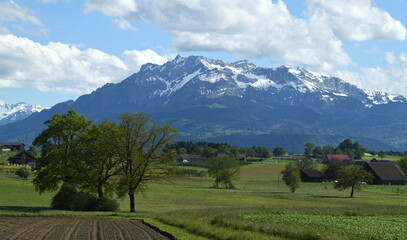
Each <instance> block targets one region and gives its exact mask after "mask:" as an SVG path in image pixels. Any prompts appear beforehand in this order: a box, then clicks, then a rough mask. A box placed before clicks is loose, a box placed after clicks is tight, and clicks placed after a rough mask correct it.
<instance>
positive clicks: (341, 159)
mask: <svg viewBox="0 0 407 240" xmlns="http://www.w3.org/2000/svg"><path fill="white" fill-rule="evenodd" d="M322 162H323V163H325V164H328V165H329V166H349V165H350V164H351V160H350V157H349V155H345V154H337V155H329V154H328V155H326V156H325V157H324V159H323V160H322Z"/></svg>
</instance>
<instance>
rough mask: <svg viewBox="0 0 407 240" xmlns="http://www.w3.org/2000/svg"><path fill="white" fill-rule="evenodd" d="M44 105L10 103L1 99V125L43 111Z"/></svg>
mask: <svg viewBox="0 0 407 240" xmlns="http://www.w3.org/2000/svg"><path fill="white" fill-rule="evenodd" d="M43 109H45V108H44V107H42V106H40V105H36V104H29V103H24V102H20V103H16V104H9V103H6V102H5V101H2V100H0V125H5V124H7V123H11V122H15V121H18V120H22V119H24V118H27V117H28V116H30V115H31V114H33V113H35V112H41V111H42V110H43Z"/></svg>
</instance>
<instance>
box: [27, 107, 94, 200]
mask: <svg viewBox="0 0 407 240" xmlns="http://www.w3.org/2000/svg"><path fill="white" fill-rule="evenodd" d="M45 124H46V125H47V128H46V129H45V130H43V131H42V132H41V134H40V135H38V136H37V137H36V138H35V139H34V142H33V145H35V146H36V147H39V148H40V149H41V156H40V157H39V158H38V159H37V161H36V164H35V165H34V167H33V172H34V174H35V176H34V179H33V183H34V185H35V188H36V190H37V191H39V192H40V193H43V192H44V191H55V190H57V189H58V187H59V184H60V183H61V182H63V183H68V184H74V183H76V182H77V180H78V178H77V176H78V174H77V171H76V169H77V168H78V167H80V165H81V164H80V159H81V158H80V155H79V153H80V140H79V137H80V135H81V134H83V133H84V132H85V131H87V130H88V129H89V127H90V126H91V122H90V121H87V120H86V119H85V117H83V116H79V115H78V114H77V113H76V112H75V111H72V110H70V111H68V112H67V113H66V114H55V115H54V116H53V117H52V119H51V120H48V121H46V122H45Z"/></svg>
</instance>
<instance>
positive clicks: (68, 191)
mask: <svg viewBox="0 0 407 240" xmlns="http://www.w3.org/2000/svg"><path fill="white" fill-rule="evenodd" d="M51 206H52V208H54V209H59V210H73V211H117V210H118V209H119V204H118V203H117V202H116V201H115V200H113V199H108V198H97V197H95V196H94V195H92V194H90V193H87V192H83V191H77V190H76V189H75V187H73V186H71V185H69V184H63V185H62V187H61V189H60V190H59V191H58V193H57V194H55V196H54V197H53V198H52V202H51Z"/></svg>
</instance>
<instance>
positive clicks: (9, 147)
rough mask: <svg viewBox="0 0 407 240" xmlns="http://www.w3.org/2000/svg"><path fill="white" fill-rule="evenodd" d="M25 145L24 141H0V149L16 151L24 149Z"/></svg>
mask: <svg viewBox="0 0 407 240" xmlns="http://www.w3.org/2000/svg"><path fill="white" fill-rule="evenodd" d="M24 148H25V145H24V143H0V149H1V151H4V152H6V151H17V152H21V151H24Z"/></svg>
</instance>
